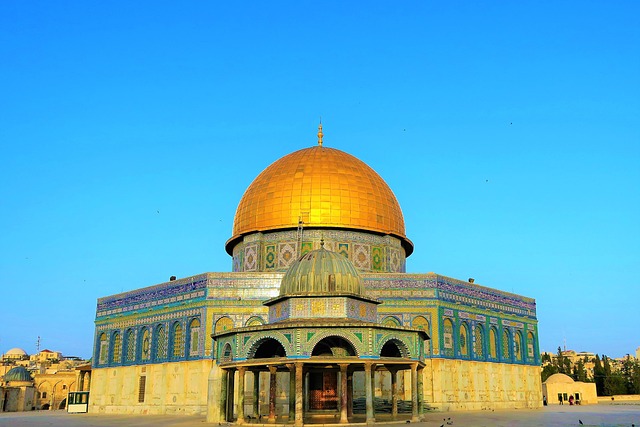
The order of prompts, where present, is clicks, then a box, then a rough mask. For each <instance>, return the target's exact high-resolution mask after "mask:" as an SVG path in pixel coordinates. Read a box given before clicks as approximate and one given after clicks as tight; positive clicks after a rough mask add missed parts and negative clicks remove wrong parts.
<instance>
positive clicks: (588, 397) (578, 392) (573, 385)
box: [542, 374, 598, 405]
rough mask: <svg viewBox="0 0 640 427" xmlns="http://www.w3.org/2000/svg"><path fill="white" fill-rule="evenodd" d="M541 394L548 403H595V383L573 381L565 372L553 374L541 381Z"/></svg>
mask: <svg viewBox="0 0 640 427" xmlns="http://www.w3.org/2000/svg"><path fill="white" fill-rule="evenodd" d="M542 395H543V397H544V398H545V399H546V401H547V403H548V404H549V405H569V404H570V403H576V404H578V405H589V404H597V403H598V396H597V394H596V384H595V383H585V382H580V381H574V380H573V378H571V377H570V376H568V375H565V374H553V375H551V376H550V377H549V378H547V380H546V381H545V382H543V383H542Z"/></svg>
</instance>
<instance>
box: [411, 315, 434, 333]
mask: <svg viewBox="0 0 640 427" xmlns="http://www.w3.org/2000/svg"><path fill="white" fill-rule="evenodd" d="M411 326H412V327H413V328H416V329H422V330H423V331H425V332H426V333H429V330H430V329H431V324H430V322H429V320H428V319H427V318H426V317H424V316H416V317H414V318H413V320H412V321H411Z"/></svg>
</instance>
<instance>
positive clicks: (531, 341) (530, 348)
mask: <svg viewBox="0 0 640 427" xmlns="http://www.w3.org/2000/svg"><path fill="white" fill-rule="evenodd" d="M535 355H536V353H535V338H534V337H533V332H529V333H527V358H528V359H529V361H530V362H534V361H535V360H536V357H535Z"/></svg>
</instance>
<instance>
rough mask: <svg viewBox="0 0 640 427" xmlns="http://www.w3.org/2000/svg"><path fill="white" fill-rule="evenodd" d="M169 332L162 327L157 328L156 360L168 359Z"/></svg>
mask: <svg viewBox="0 0 640 427" xmlns="http://www.w3.org/2000/svg"><path fill="white" fill-rule="evenodd" d="M167 345H168V344H167V330H166V329H165V328H164V326H162V325H158V327H157V328H156V359H166V358H167Z"/></svg>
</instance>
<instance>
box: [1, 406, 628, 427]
mask: <svg viewBox="0 0 640 427" xmlns="http://www.w3.org/2000/svg"><path fill="white" fill-rule="evenodd" d="M580 420H581V421H582V423H583V424H582V425H584V426H607V427H609V426H611V427H613V426H616V427H617V426H620V427H622V426H626V427H630V426H631V425H635V426H637V427H640V405H638V404H633V405H631V404H629V405H624V404H620V405H617V404H614V405H590V406H568V405H565V406H549V407H545V408H542V409H539V410H529V409H521V410H509V411H495V412H494V411H474V412H434V413H428V414H427V415H426V419H425V421H423V422H420V423H411V425H412V426H413V427H439V426H441V425H444V426H445V427H446V426H454V427H476V426H477V427H512V426H513V427H516V426H517V427H561V426H580V425H581V424H580V422H579V421H580ZM210 425H211V424H207V423H206V422H205V419H204V417H188V416H168V415H162V416H160V415H137V416H134V415H98V414H68V413H66V412H64V411H38V412H11V413H0V426H2V427H4V426H7V427H9V426H10V427H45V426H46V427H112V426H113V427H117V426H123V427H124V426H127V427H196V426H200V427H207V426H210ZM377 425H379V426H385V424H384V423H380V424H377ZM393 425H395V426H398V424H393Z"/></svg>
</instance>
